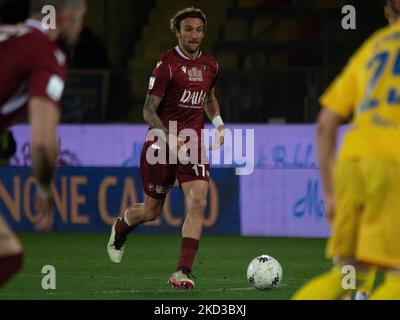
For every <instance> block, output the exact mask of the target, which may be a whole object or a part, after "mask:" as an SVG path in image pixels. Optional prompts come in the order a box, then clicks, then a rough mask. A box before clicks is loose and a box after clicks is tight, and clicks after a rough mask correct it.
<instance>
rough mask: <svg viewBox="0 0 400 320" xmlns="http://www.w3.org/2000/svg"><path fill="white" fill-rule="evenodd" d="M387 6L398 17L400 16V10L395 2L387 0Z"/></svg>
mask: <svg viewBox="0 0 400 320" xmlns="http://www.w3.org/2000/svg"><path fill="white" fill-rule="evenodd" d="M386 5H387V6H388V7H389V8H390V10H392V11H393V13H394V14H395V15H397V16H400V9H399V8H396V4H395V3H394V1H393V0H386Z"/></svg>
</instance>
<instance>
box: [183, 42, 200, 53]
mask: <svg viewBox="0 0 400 320" xmlns="http://www.w3.org/2000/svg"><path fill="white" fill-rule="evenodd" d="M184 48H185V50H186V51H187V52H189V53H190V54H194V53H196V52H198V51H199V50H200V42H199V43H196V46H195V49H193V48H192V47H191V45H190V43H189V42H188V44H187V45H186V46H184Z"/></svg>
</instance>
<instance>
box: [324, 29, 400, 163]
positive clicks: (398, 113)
mask: <svg viewBox="0 0 400 320" xmlns="http://www.w3.org/2000/svg"><path fill="white" fill-rule="evenodd" d="M320 104H321V105H322V106H323V107H325V108H329V109H331V110H333V111H334V112H336V113H337V114H338V115H340V116H341V117H342V118H344V119H350V117H351V116H353V120H352V124H351V126H350V128H349V130H348V131H347V132H346V135H345V137H344V139H343V142H342V145H341V148H340V151H339V153H338V160H353V159H358V158H365V157H371V156H372V157H378V158H385V159H392V160H395V161H400V23H396V24H394V25H391V26H387V27H385V28H382V29H380V30H378V31H377V32H375V33H374V34H373V35H372V36H371V37H370V38H369V39H367V40H366V41H365V42H364V44H363V45H362V46H361V47H360V48H359V49H358V50H357V51H356V53H355V54H354V55H353V56H352V57H351V59H350V60H349V62H348V64H347V65H346V67H345V68H344V69H343V71H342V73H341V74H340V75H339V76H338V77H337V78H336V79H335V80H334V82H333V83H332V84H331V85H330V86H329V87H328V89H327V90H326V92H325V93H324V94H323V95H322V97H321V98H320Z"/></svg>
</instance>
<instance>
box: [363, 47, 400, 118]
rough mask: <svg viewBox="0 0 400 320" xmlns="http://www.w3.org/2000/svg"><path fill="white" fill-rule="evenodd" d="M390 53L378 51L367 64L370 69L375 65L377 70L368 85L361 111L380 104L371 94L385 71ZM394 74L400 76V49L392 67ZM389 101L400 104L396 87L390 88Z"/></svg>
mask: <svg viewBox="0 0 400 320" xmlns="http://www.w3.org/2000/svg"><path fill="white" fill-rule="evenodd" d="M389 57H390V53H389V52H387V51H384V52H381V53H378V54H377V55H375V56H374V57H373V58H372V59H371V60H370V61H369V62H368V65H367V68H368V69H371V68H372V67H374V66H375V68H376V69H375V72H374V73H373V75H372V78H371V80H370V83H369V85H368V87H367V92H366V96H367V98H366V99H365V100H364V102H363V103H362V104H361V106H360V111H366V110H369V109H372V108H375V107H377V106H378V105H379V100H377V99H373V98H371V94H372V92H373V90H374V88H375V86H376V85H377V84H378V82H379V80H380V78H381V76H382V74H383V73H384V71H385V69H386V66H387V63H388V61H389ZM392 75H393V76H400V50H398V51H397V54H396V60H395V63H394V66H393V69H392ZM387 103H388V104H389V105H394V104H400V95H399V94H398V93H397V89H396V88H390V89H389V92H388V96H387Z"/></svg>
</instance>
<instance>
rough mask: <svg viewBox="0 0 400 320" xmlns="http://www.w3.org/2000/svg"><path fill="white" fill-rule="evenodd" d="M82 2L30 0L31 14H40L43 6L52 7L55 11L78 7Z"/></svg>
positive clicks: (70, 0) (77, 0) (75, 0)
mask: <svg viewBox="0 0 400 320" xmlns="http://www.w3.org/2000/svg"><path fill="white" fill-rule="evenodd" d="M81 3H82V0H31V14H37V13H41V12H42V8H43V7H44V6H48V5H50V6H53V7H54V8H55V9H56V10H63V9H65V8H70V7H79V5H80V4H81Z"/></svg>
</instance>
